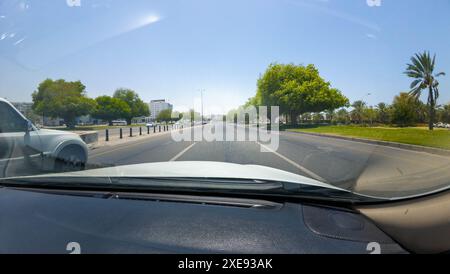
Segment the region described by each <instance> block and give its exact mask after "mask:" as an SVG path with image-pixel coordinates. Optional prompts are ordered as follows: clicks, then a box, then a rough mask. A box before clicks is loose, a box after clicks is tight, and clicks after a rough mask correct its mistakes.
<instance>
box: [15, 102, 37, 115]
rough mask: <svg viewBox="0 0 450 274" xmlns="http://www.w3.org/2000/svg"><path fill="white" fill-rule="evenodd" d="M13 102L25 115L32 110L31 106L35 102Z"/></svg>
mask: <svg viewBox="0 0 450 274" xmlns="http://www.w3.org/2000/svg"><path fill="white" fill-rule="evenodd" d="M11 104H12V105H13V106H14V107H15V108H17V110H18V111H20V112H22V114H23V115H25V116H26V115H27V114H28V113H29V112H31V107H32V106H33V103H24V102H11Z"/></svg>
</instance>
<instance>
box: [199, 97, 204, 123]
mask: <svg viewBox="0 0 450 274" xmlns="http://www.w3.org/2000/svg"><path fill="white" fill-rule="evenodd" d="M203 91H204V89H201V90H200V97H201V100H202V103H201V108H202V110H201V111H202V113H201V116H202V126H203Z"/></svg>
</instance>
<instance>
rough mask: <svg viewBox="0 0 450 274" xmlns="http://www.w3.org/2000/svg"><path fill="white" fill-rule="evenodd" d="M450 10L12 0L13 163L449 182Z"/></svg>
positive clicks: (378, 189)
mask: <svg viewBox="0 0 450 274" xmlns="http://www.w3.org/2000/svg"><path fill="white" fill-rule="evenodd" d="M449 11H450V2H449V1H447V0H436V1H425V0H398V1H385V0H352V1H333V0H327V1H319V0H283V1H279V0H268V1H257V0H248V1H233V0H228V1H207V0H193V1H167V0H164V1H144V0H142V1H139V0H137V1H111V0H90V1H88V0H58V1H38V0H3V1H0V83H1V84H0V178H3V179H4V178H12V177H15V178H17V177H20V176H36V175H42V174H56V173H58V174H59V173H62V172H74V171H75V172H80V173H79V174H78V175H77V176H78V177H79V178H86V177H99V178H105V177H114V178H123V179H124V180H125V179H126V178H132V177H134V176H136V174H139V177H140V178H153V179H155V178H164V180H162V179H161V180H159V181H158V183H161V184H164V183H166V187H167V188H172V189H175V188H177V184H173V183H170V182H168V180H167V178H173V179H174V181H176V180H175V178H176V179H178V180H179V179H182V178H209V179H214V180H218V179H224V178H226V179H233V180H238V181H234V182H239V180H240V179H244V180H251V179H255V180H261V181H270V182H277V181H279V182H285V183H286V182H290V183H296V184H305V185H314V184H315V185H316V186H318V187H320V188H323V189H326V188H329V191H330V193H332V192H333V191H335V190H336V189H337V188H338V189H343V190H345V191H347V193H349V192H351V193H354V194H361V195H365V196H367V197H383V198H407V197H411V196H421V195H426V194H429V193H433V192H436V191H441V190H444V189H446V188H448V187H449V186H450V92H449V89H450V80H449V78H448V75H446V74H445V73H446V72H449V71H450V52H449V51H448V48H449V46H450V38H449V37H450V35H449V34H450V17H449V16H448V13H449ZM424 14H430V15H432V16H433V20H422V19H420V18H423V15H424ZM177 162H180V163H185V164H181V165H177V164H174V163H177ZM236 165H238V166H236ZM94 171H95V172H94ZM89 172H90V173H89ZM73 175H74V174H73V173H69V174H67V175H64V176H65V177H68V176H73ZM45 178H46V177H37V178H35V179H33V180H29V181H28V183H29V184H30V185H31V184H33V183H36V182H38V181H41V182H44V181H45V180H48V179H45ZM124 180H120V182H121V183H120V184H121V186H124V185H125V186H129V187H132V186H133V185H134V184H136V185H137V186H142V184H145V182H143V180H141V179H140V180H132V179H129V180H128V181H126V182H124ZM68 181H69V182H70V183H74V184H77V185H80V184H81V185H82V182H81V183H80V180H73V181H72V180H68ZM87 181H89V180H87ZM144 181H145V180H144ZM169 181H170V180H169ZM108 182H109V183H114V182H113V181H108ZM198 182H202V183H204V184H207V183H208V182H206V181H202V180H198ZM209 183H211V182H209ZM86 184H87V183H86ZM148 184H149V185H151V184H152V183H151V182H150V181H149V182H148ZM210 185H211V184H210ZM231 186H235V191H236V192H237V193H239V191H240V190H242V188H239V187H238V186H237V185H236V184H232V185H231ZM228 187H229V186H228ZM276 189H278V188H276ZM266 190H267V191H270V188H269V189H266ZM277 191H278V190H277ZM274 193H275V192H274ZM285 194H286V193H285Z"/></svg>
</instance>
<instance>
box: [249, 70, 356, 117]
mask: <svg viewBox="0 0 450 274" xmlns="http://www.w3.org/2000/svg"><path fill="white" fill-rule="evenodd" d="M249 103H253V104H254V103H256V104H260V105H264V106H279V107H280V114H281V115H286V116H287V117H289V118H290V122H291V124H295V123H296V122H297V118H298V116H299V115H301V114H304V113H307V112H322V111H325V110H334V109H337V108H339V107H343V106H346V105H348V99H347V98H346V97H345V96H344V95H343V94H342V93H341V92H340V91H339V90H337V89H335V88H331V84H330V83H329V82H326V81H325V80H324V79H323V78H321V77H320V75H319V71H318V70H317V69H316V68H315V67H314V65H308V66H306V67H305V66H302V65H294V64H287V65H286V64H270V65H269V67H268V68H267V70H266V71H265V73H264V74H263V75H261V76H260V77H259V79H258V81H257V92H256V96H255V97H254V98H251V99H250V101H249ZM269 114H270V112H269ZM269 119H270V116H269Z"/></svg>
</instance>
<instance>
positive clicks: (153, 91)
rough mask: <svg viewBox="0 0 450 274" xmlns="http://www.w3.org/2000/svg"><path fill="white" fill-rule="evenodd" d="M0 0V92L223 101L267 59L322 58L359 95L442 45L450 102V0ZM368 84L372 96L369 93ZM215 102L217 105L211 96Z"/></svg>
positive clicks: (243, 93) (336, 83) (20, 96)
mask: <svg viewBox="0 0 450 274" xmlns="http://www.w3.org/2000/svg"><path fill="white" fill-rule="evenodd" d="M369 2H371V3H379V4H380V5H379V6H373V5H369V4H370V3H368V2H367V0H238V1H234V0H227V1H212V0H196V1H188V0H184V1H183V0H179V1H169V0H164V1H148V0H146V1H144V0H143V1H139V0H133V1H129V0H128V1H119V0H45V1H44V0H34V1H31V0H30V1H21V0H0V97H6V98H8V99H9V100H11V101H31V96H30V94H31V93H32V92H33V91H34V90H35V89H36V87H37V85H38V83H39V82H41V81H42V80H44V79H45V78H53V79H57V78H64V79H67V80H81V81H82V82H83V83H84V84H85V85H86V87H87V92H88V95H89V96H91V97H96V96H99V95H104V94H108V95H110V94H112V93H113V91H114V90H115V89H116V88H118V87H127V88H131V89H134V90H136V91H137V92H138V93H139V94H140V96H141V97H142V98H143V99H144V100H145V101H150V100H151V99H160V98H164V99H168V100H169V101H170V102H171V103H173V104H174V105H175V108H179V109H184V108H186V107H190V106H192V105H193V104H194V99H193V98H195V97H199V96H200V92H199V90H200V89H204V90H205V91H204V100H205V105H206V106H207V112H221V110H223V111H226V110H228V109H230V108H232V107H236V106H238V105H240V104H243V103H244V102H245V101H246V99H247V98H249V97H251V96H253V95H254V93H255V90H256V79H257V78H258V76H259V75H260V74H261V73H263V72H264V70H265V68H266V67H267V66H268V65H269V64H270V63H271V62H279V63H290V62H293V63H296V64H305V65H306V64H310V63H312V64H315V65H316V66H317V68H318V69H319V71H320V73H321V75H322V77H324V78H325V79H326V80H328V81H330V82H331V84H332V85H333V87H336V88H339V89H340V90H342V92H343V93H344V94H345V95H346V96H348V97H349V98H350V100H351V101H354V100H358V99H364V100H365V101H367V102H369V103H370V104H376V103H378V102H381V101H384V102H388V103H390V102H391V101H392V98H393V96H394V95H395V94H397V93H399V92H401V91H407V90H408V87H409V83H410V79H408V78H407V77H406V76H404V75H403V74H402V73H403V71H404V70H405V64H406V63H407V62H409V58H410V56H411V55H412V54H414V53H416V52H418V51H423V50H425V49H426V50H430V51H431V52H432V53H436V54H437V62H438V63H437V69H438V70H439V71H445V72H447V73H449V75H448V76H446V77H444V78H442V79H441V98H440V100H439V103H447V102H450V51H449V49H450V16H448V14H449V12H450V1H448V0H433V1H430V0H369ZM368 93H371V95H367V94H368ZM214 106H215V107H214Z"/></svg>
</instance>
